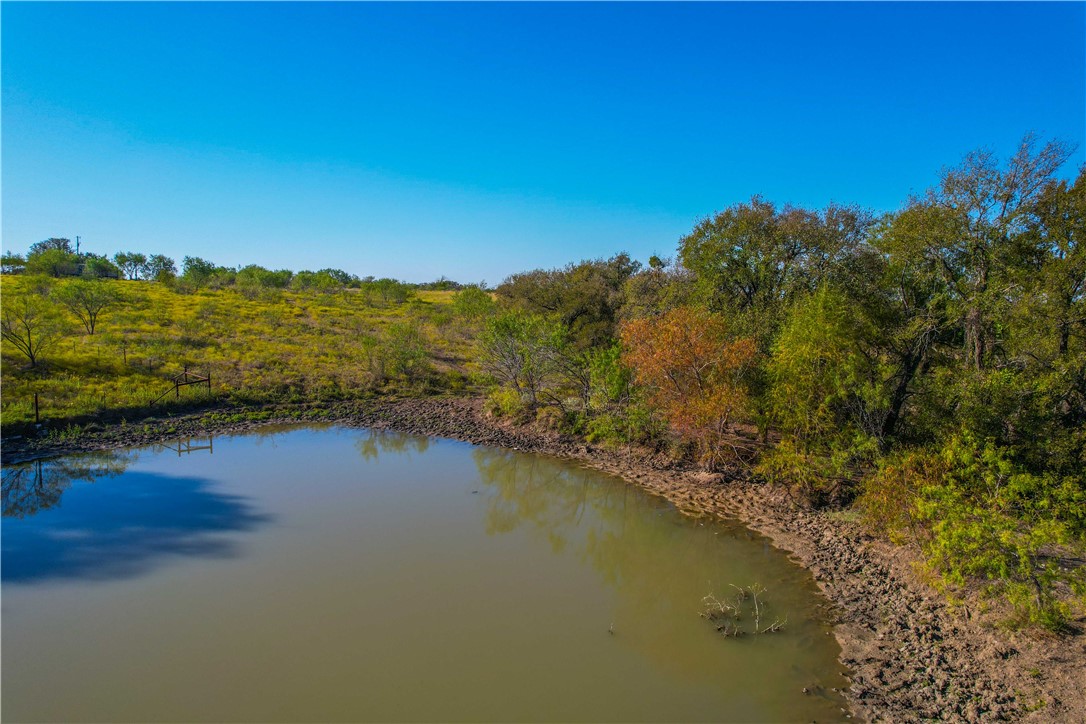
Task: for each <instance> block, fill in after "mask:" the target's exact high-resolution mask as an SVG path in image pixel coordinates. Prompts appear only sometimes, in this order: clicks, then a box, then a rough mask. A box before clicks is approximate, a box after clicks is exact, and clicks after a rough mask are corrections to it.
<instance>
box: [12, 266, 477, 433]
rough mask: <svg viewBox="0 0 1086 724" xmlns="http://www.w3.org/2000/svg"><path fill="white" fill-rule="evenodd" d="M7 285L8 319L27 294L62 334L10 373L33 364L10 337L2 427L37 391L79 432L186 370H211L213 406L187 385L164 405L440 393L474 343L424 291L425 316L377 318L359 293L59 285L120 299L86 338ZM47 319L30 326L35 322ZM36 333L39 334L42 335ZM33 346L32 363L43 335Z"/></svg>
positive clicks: (415, 312) (402, 313)
mask: <svg viewBox="0 0 1086 724" xmlns="http://www.w3.org/2000/svg"><path fill="white" fill-rule="evenodd" d="M0 283H2V285H3V288H2V291H3V312H4V314H6V315H7V316H8V318H9V319H11V318H12V317H13V316H15V315H14V313H15V312H16V311H17V310H18V309H19V308H20V305H19V304H16V302H17V301H18V300H19V299H21V298H22V297H24V296H26V295H31V296H32V297H33V298H34V299H35V300H36V302H35V303H34V304H35V306H34V311H37V310H38V308H39V307H44V308H45V310H46V311H48V312H49V318H50V320H52V322H55V323H57V328H56V331H57V333H55V334H54V333H52V332H51V333H50V335H49V338H48V339H46V340H44V341H45V344H43V345H42V347H41V348H40V349H42V350H43V351H42V352H41V354H43V355H45V356H46V358H47V361H48V363H49V364H48V365H47V366H45V367H41V366H39V367H38V368H34V369H21V368H20V366H19V365H18V364H11V363H10V362H11V361H12V359H15V358H21V359H22V360H24V362H25V361H26V360H27V359H28V358H27V357H26V355H25V354H24V353H23V352H21V351H20V350H19V348H18V347H17V345H16V344H15V343H14V341H12V340H9V339H8V338H7V337H5V338H4V341H3V352H4V355H5V364H4V367H3V390H4V395H3V401H2V402H3V408H2V410H3V413H2V414H3V417H2V419H3V424H4V426H5V428H7V426H9V425H20V424H25V423H26V422H27V421H33V419H34V414H33V405H32V404H31V402H32V400H33V394H34V392H38V393H39V394H40V399H41V415H42V419H43V421H48V422H49V424H50V425H53V424H54V423H59V424H61V426H62V427H63V426H64V425H67V424H68V423H69V422H76V423H81V422H82V418H85V417H87V416H90V415H98V414H101V413H103V412H108V411H111V410H113V411H117V412H118V414H119V413H120V412H121V411H122V410H129V409H131V410H133V411H134V412H133V414H137V413H138V412H139V411H146V410H147V409H148V408H147V405H148V403H149V401H150V400H152V399H154V398H155V397H158V396H159V395H161V394H162V392H164V391H165V390H166V389H168V388H169V386H170V383H169V381H168V380H169V378H170V377H172V376H173V375H175V374H177V373H178V372H180V371H181V370H182V368H183V367H184V366H185V365H186V364H187V365H189V368H190V369H192V370H196V371H198V372H199V373H201V374H203V373H204V372H206V371H210V372H211V376H212V384H213V390H212V394H211V397H210V398H208V397H207V393H206V390H205V391H201V390H199V389H197V388H195V387H193V388H186V389H183V390H182V394H181V399H180V400H174V399H173V397H172V395H171V396H170V397H168V398H166V399H165V400H163V401H162V402H160V403H159V406H161V405H165V406H172V405H187V404H195V403H202V402H204V401H208V400H209V399H224V398H225V399H227V400H233V401H239V402H246V403H252V404H258V403H265V402H280V401H284V402H285V401H295V402H314V401H333V400H342V399H353V398H358V397H365V396H367V395H370V394H372V393H373V392H374V391H376V390H384V391H389V392H395V391H403V392H412V393H414V392H418V391H420V390H423V389H428V388H430V387H431V386H433V385H442V384H446V383H448V384H453V383H455V384H456V385H458V386H459V388H460V389H463V388H464V385H465V379H466V372H467V370H466V369H465V368H464V367H463V364H464V360H465V358H466V357H468V352H469V349H470V346H469V345H470V344H471V343H470V341H468V340H465V339H463V338H462V337H461V336H460V335H456V334H446V333H445V332H444V331H442V329H441V328H439V327H438V326H437V325H435V324H434V323H433V322H432V321H431V314H432V313H435V312H440V310H442V309H447V308H448V307H449V306H450V305H449V304H448V302H449V297H450V296H451V293H449V292H428V293H427V295H428V296H427V300H426V301H425V302H423V303H421V306H420V307H418V308H415V307H411V306H409V305H401V306H398V307H389V308H386V309H380V310H378V309H374V308H370V307H366V306H364V305H361V304H359V300H358V298H357V294H355V293H354V292H353V291H352V292H340V293H336V294H327V293H321V292H317V291H305V292H298V291H292V290H289V289H283V290H274V291H275V295H274V296H266V295H264V294H260V295H257V296H255V297H253V298H251V299H250V298H248V297H247V296H246V295H245V294H244V293H243V290H239V289H236V288H233V287H231V288H226V289H221V290H212V289H208V288H204V289H197V288H191V289H190V290H189V291H188V292H186V293H178V292H175V291H173V290H172V289H171V288H170V287H169V286H167V285H162V284H147V283H136V282H129V281H124V282H122V281H111V280H99V281H83V280H61V281H59V282H54V283H52V285H51V286H52V287H54V288H57V289H61V288H64V287H66V286H68V285H72V284H80V285H101V286H104V287H108V288H112V289H117V290H123V293H124V294H125V297H126V299H125V301H124V303H123V304H117V305H115V306H112V307H109V308H107V309H106V310H105V311H104V312H101V316H100V317H99V318H98V322H97V324H98V326H96V327H95V333H94V335H93V336H90V335H82V334H80V335H75V334H69V333H67V329H68V327H65V326H64V317H65V316H66V314H67V313H66V312H64V310H63V308H62V307H60V305H59V304H57V303H56V302H55V301H53V300H52V298H51V297H49V296H45V295H43V290H41V289H39V287H40V286H41V284H40V278H34V277H30V276H26V275H18V276H3V277H0ZM46 291H47V290H46ZM107 315H108V316H107ZM41 321H42V320H41V318H40V317H35V318H34V321H33V322H32V324H34V325H40V324H41ZM39 329H43V327H40V326H35V327H34V330H35V334H36V332H37V330H39ZM60 332H63V333H60ZM32 339H33V341H34V352H35V355H37V354H38V349H39V346H38V342H37V337H36V336H34V337H33V338H32ZM50 345H51V346H50ZM38 359H40V358H38ZM28 400H29V401H31V402H28Z"/></svg>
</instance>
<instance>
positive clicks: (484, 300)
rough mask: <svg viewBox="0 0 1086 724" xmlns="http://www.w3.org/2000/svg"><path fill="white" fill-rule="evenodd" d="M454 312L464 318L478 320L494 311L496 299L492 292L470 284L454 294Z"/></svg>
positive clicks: (472, 320)
mask: <svg viewBox="0 0 1086 724" xmlns="http://www.w3.org/2000/svg"><path fill="white" fill-rule="evenodd" d="M452 308H453V313H454V314H456V315H457V316H458V317H461V318H462V319H466V320H468V321H471V322H477V321H479V320H481V319H484V318H485V317H487V316H489V315H490V314H492V313H493V312H494V309H495V304H494V299H493V298H492V297H491V296H490V293H489V292H487V291H484V290H483V289H481V288H479V287H477V286H475V285H473V284H469V285H468V286H465V287H462V288H461V289H460V291H458V292H457V293H456V294H454V295H453V300H452Z"/></svg>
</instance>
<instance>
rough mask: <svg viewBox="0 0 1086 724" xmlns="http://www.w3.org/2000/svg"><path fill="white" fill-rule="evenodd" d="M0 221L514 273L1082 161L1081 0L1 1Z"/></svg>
mask: <svg viewBox="0 0 1086 724" xmlns="http://www.w3.org/2000/svg"><path fill="white" fill-rule="evenodd" d="M0 33H2V38H0V40H2V44H0V56H2V58H0V60H2V65H0V80H2V121H0V130H2V134H3V135H2V174H3V175H2V184H3V188H2V203H3V208H2V212H3V222H2V244H3V248H4V250H6V251H8V250H10V251H15V252H23V251H25V250H26V248H27V247H29V245H30V244H32V243H33V242H35V241H39V240H41V239H45V238H48V237H50V236H67V237H70V238H72V239H73V240H74V238H75V236H76V235H79V236H80V237H81V238H82V245H83V249H85V250H88V251H94V252H97V253H106V254H110V255H112V254H113V253H114V252H116V251H120V250H140V251H145V252H147V253H165V254H167V255H170V256H172V257H174V258H176V259H177V260H178V262H180V259H181V257H183V256H185V255H193V256H202V257H205V258H208V259H210V260H212V261H214V262H216V263H218V264H223V265H226V266H235V265H244V264H249V263H257V264H261V265H263V266H267V267H271V268H289V269H294V270H299V269H303V268H309V269H317V268H321V267H328V266H332V267H338V268H342V269H346V270H347V271H349V272H352V273H355V274H358V275H360V276H366V275H370V274H372V275H375V276H393V277H397V278H400V279H405V280H409V281H427V280H431V279H434V278H437V277H438V276H440V275H445V276H447V277H450V278H453V279H457V280H460V281H480V280H486V281H487V282H489V283H491V284H495V283H498V282H500V281H501V280H502V279H503V278H504V277H505V276H507V275H508V274H510V273H513V272H516V271H522V270H525V269H530V268H535V267H553V266H560V265H563V264H565V263H566V262H570V261H577V260H580V259H584V258H596V257H601V256H610V255H612V254H614V253H616V252H618V251H622V250H625V251H628V252H629V253H630V254H632V255H633V256H634V257H636V258H639V259H641V260H645V259H647V257H648V255H649V254H652V253H659V254H661V255H665V256H669V255H672V254H673V253H674V250H675V248H676V245H677V242H678V239H679V238H680V237H681V236H682V235H683V234H684V233H686V232H687V231H689V230H690V228H691V227H692V226H693V225H694V223H695V222H696V220H697V219H699V218H701V217H704V216H707V215H709V214H711V213H713V212H714V211H717V210H720V209H723V208H725V207H727V206H729V205H731V204H733V203H736V202H740V201H745V200H747V199H749V198H750V197H751V196H752V195H754V194H760V195H762V196H764V197H766V198H768V199H770V200H773V201H776V202H778V203H782V204H783V203H785V202H791V203H795V204H799V205H806V206H810V207H820V206H824V205H825V204H827V203H828V202H830V201H838V202H843V203H858V204H861V205H864V206H868V207H870V208H873V209H876V210H893V209H896V208H898V207H899V206H900V205H901V204H902V202H904V201H905V199H906V198H907V196H908V194H909V193H910V192H914V191H915V192H920V191H923V189H925V188H926V187H928V186H929V185H931V184H933V183H934V182H935V180H936V178H937V175H938V173H939V170H940V168H942V167H944V166H949V165H954V164H955V163H957V162H958V161H959V160H960V159H961V157H962V156H963V155H964V154H965V153H966V152H967V151H969V150H971V149H974V148H978V147H988V148H991V149H993V150H994V151H995V152H997V153H998V154H999V155H1000V156H1001V157H1005V156H1007V155H1009V153H1011V152H1012V151H1013V149H1014V147H1015V146H1016V144H1017V142H1018V141H1019V140H1020V139H1021V137H1022V136H1023V134H1024V133H1026V132H1027V131H1030V130H1033V131H1037V132H1038V133H1040V134H1042V135H1043V136H1044V137H1045V138H1051V137H1057V138H1060V139H1063V140H1065V141H1067V142H1070V143H1072V144H1077V145H1078V150H1077V151H1076V153H1075V156H1074V158H1073V160H1072V161H1071V162H1070V163H1069V164H1068V167H1067V168H1066V169H1065V175H1067V176H1070V175H1072V174H1073V173H1074V172H1075V170H1076V169H1077V167H1078V166H1079V165H1081V164H1082V163H1083V162H1084V161H1086V156H1084V147H1086V143H1084V142H1086V4H1084V3H1052V4H1041V3H1023V4H1018V3H995V4H985V3H964V4H952V3H932V4H928V3H871V4H868V3H842V4H828V3H826V4H824V3H786V4H775V3H736V4H730V3H729V4H724V3H721V4H717V3H694V4H678V3H668V4H656V3H637V4H623V3H602V4H580V3H541V4H530V3H511V4H498V3H483V4H460V3H438V4H406V3H393V4H379V3H327V4H324V3H300V4H294V3H269V4H265V3H235V4H220V3H176V4H175V3H117V4H103V3H93V4H91V3H75V4H61V3H21V2H20V3H12V2H4V3H2V5H0Z"/></svg>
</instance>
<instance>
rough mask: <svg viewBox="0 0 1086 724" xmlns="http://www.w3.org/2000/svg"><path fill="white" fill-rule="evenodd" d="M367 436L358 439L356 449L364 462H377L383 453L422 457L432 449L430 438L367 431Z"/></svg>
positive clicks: (395, 432) (388, 431)
mask: <svg viewBox="0 0 1086 724" xmlns="http://www.w3.org/2000/svg"><path fill="white" fill-rule="evenodd" d="M366 432H367V436H366V437H364V438H362V437H360V438H358V439H357V440H356V441H355V443H354V446H355V449H357V450H358V454H359V455H361V456H362V459H363V460H366V461H370V460H377V459H378V457H379V456H380V454H381V453H391V454H393V455H411V454H412V453H415V454H418V455H421V454H422V453H424V452H426V450H427V449H428V448H429V447H430V438H428V437H420V436H419V435H409V434H407V433H404V432H397V431H396V430H367V431H366Z"/></svg>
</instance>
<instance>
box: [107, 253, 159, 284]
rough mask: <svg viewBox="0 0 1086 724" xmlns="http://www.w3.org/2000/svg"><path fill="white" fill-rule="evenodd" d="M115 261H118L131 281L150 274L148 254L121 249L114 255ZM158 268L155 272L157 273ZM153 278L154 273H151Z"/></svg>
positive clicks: (118, 264)
mask: <svg viewBox="0 0 1086 724" xmlns="http://www.w3.org/2000/svg"><path fill="white" fill-rule="evenodd" d="M113 261H114V262H116V264H117V266H118V267H119V268H120V270H121V271H122V272H124V275H125V277H126V278H127V279H129V280H130V281H133V280H136V279H139V278H141V277H142V276H143V275H145V274H148V272H149V270H148V266H147V255H146V254H142V253H140V252H138V251H119V252H117V253H116V254H114V255H113ZM157 271H158V270H157V269H156V270H155V272H156V273H157ZM150 276H151V278H154V274H150Z"/></svg>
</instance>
